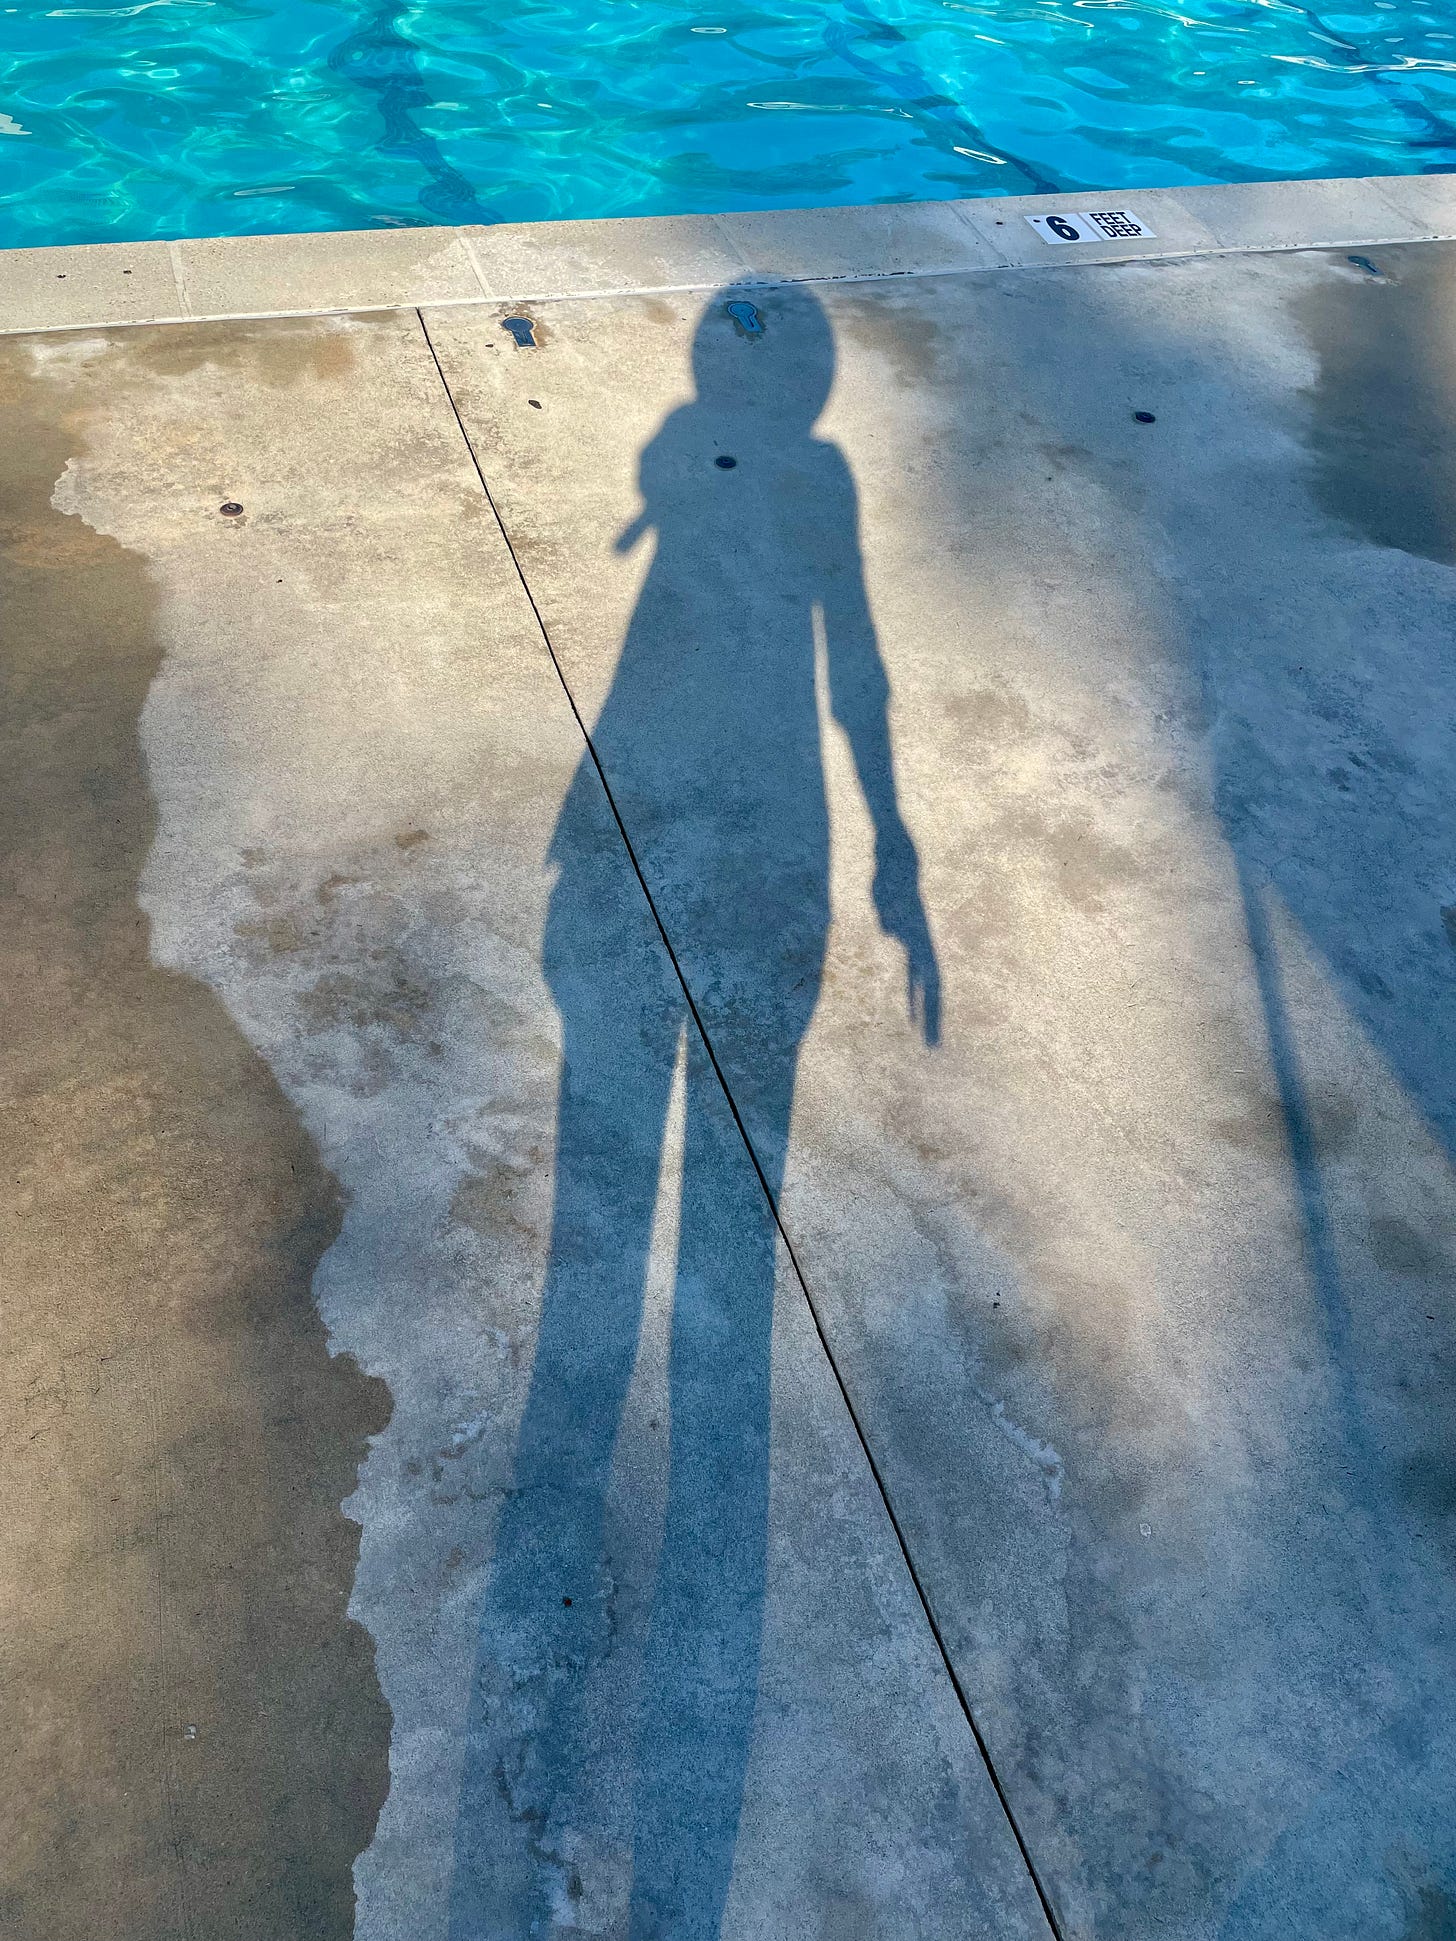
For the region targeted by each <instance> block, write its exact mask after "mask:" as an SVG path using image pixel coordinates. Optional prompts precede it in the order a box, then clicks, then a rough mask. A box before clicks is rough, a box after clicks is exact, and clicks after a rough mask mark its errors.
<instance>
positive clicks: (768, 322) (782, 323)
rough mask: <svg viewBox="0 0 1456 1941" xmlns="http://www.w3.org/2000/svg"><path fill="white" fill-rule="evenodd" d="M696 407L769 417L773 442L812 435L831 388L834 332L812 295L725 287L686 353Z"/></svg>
mask: <svg viewBox="0 0 1456 1941" xmlns="http://www.w3.org/2000/svg"><path fill="white" fill-rule="evenodd" d="M692 368H693V382H694V385H695V386H696V389H697V397H698V403H699V404H700V405H703V406H705V407H707V408H708V409H709V410H711V411H715V412H717V411H723V412H725V413H732V414H735V415H736V414H738V413H749V414H752V415H759V414H762V415H764V416H770V417H771V418H772V420H773V424H774V427H775V430H776V433H777V435H778V436H780V437H785V438H787V437H794V436H799V435H803V434H804V433H807V432H809V431H811V430H812V429H813V426H814V423H815V421H816V420H817V419H818V417H819V415H820V413H821V412H822V411H823V409H824V406H825V405H826V403H827V402H828V400H829V393H830V391H831V390H832V389H833V385H834V332H833V330H832V329H831V328H830V323H829V319H828V317H827V316H825V314H824V306H823V304H821V303H820V301H819V299H818V298H817V297H816V296H815V295H814V293H813V291H812V290H809V289H806V288H804V287H803V286H802V285H795V284H789V285H787V286H785V287H783V288H780V289H772V290H741V289H733V288H727V289H722V290H719V291H717V292H716V293H715V294H714V296H713V297H712V298H711V299H710V300H709V302H708V305H707V307H706V308H705V310H704V311H703V314H702V317H701V319H700V320H699V323H698V328H697V332H696V335H695V336H694V338H693V349H692Z"/></svg>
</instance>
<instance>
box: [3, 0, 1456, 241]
mask: <svg viewBox="0 0 1456 1941" xmlns="http://www.w3.org/2000/svg"><path fill="white" fill-rule="evenodd" d="M3 20H4V31H3V35H0V245H6V244H21V243H37V242H52V241H76V242H81V241H91V240H106V239H114V240H121V239H128V240H129V239H141V238H145V237H154V236H158V237H160V236H184V235H220V234H238V233H254V232H259V231H268V230H284V229H332V228H344V227H347V228H365V227H371V226H376V225H391V226H393V225H399V224H420V223H430V222H485V221H493V220H499V219H509V220H524V219H531V218H541V217H552V216H596V215H625V214H656V213H665V212H673V211H683V212H686V211H707V210H715V209H726V208H773V207H782V206H785V205H793V204H796V203H804V202H823V203H834V202H875V201H894V200H902V199H906V198H914V197H927V196H969V195H989V194H1004V193H1007V192H1008V191H1020V190H1026V189H1038V190H1043V191H1046V190H1053V189H1066V190H1069V191H1075V190H1079V189H1084V188H1092V187H1097V188H1126V189H1134V188H1137V187H1139V186H1144V185H1149V184H1168V185H1176V184H1177V183H1180V182H1203V181H1240V180H1255V179H1260V178H1265V179H1267V178H1277V177H1284V176H1294V177H1298V176H1318V175H1369V174H1380V173H1391V172H1398V173H1405V172H1412V171H1431V170H1441V169H1447V170H1449V169H1456V40H1453V37H1452V32H1451V29H1452V18H1451V11H1450V5H1449V0H1440V3H1439V5H1437V4H1430V3H1429V0H1424V3H1423V0H1397V4H1395V5H1393V6H1392V5H1391V4H1390V0H1340V4H1339V5H1338V8H1337V9H1335V10H1334V11H1332V12H1330V13H1328V14H1322V13H1320V12H1316V11H1314V10H1311V9H1309V8H1306V7H1301V6H1299V5H1297V4H1293V3H1292V0H1182V4H1179V5H1176V6H1175V5H1159V4H1158V3H1157V0H780V3H779V4H774V5H772V6H768V5H758V4H752V3H751V0H750V3H749V4H724V3H723V0H612V5H610V6H604V5H602V4H600V0H598V4H596V5H594V6H591V7H587V6H584V5H582V4H581V0H516V3H514V4H512V5H510V6H507V5H505V4H503V0H385V3H384V4H382V5H381V4H379V3H378V0H374V4H368V0H365V4H355V5H352V6H351V5H348V4H344V3H343V0H128V3H127V4H125V5H121V6H117V5H114V4H109V5H96V6H85V5H67V6H64V7H54V6H40V5H36V4H27V5H21V6H18V7H15V8H10V9H6V10H5V12H4V14H3Z"/></svg>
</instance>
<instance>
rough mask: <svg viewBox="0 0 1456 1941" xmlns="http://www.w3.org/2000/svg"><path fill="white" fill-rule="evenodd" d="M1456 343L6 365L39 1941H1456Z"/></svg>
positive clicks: (1340, 340) (22, 1845) (1110, 336)
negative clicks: (1455, 661) (228, 509)
mask: <svg viewBox="0 0 1456 1941" xmlns="http://www.w3.org/2000/svg"><path fill="white" fill-rule="evenodd" d="M790 241H792V238H790ZM786 246H787V245H786ZM1453 298H1456V249H1453V248H1452V247H1451V246H1449V245H1445V244H1440V243H1429V244H1415V245H1405V246H1399V247H1395V246H1392V247H1385V246H1380V247H1372V248H1371V249H1370V250H1368V251H1366V250H1360V251H1345V250H1340V251H1333V252H1329V253H1325V254H1318V253H1305V254H1291V255H1280V256H1244V257H1238V256H1223V257H1204V258H1201V259H1189V260H1183V261H1162V262H1148V263H1126V264H1119V265H1103V266H1098V267H1080V268H1076V269H1075V270H1074V271H1073V272H1072V273H1071V274H1067V273H1064V272H1063V271H1061V270H1056V271H1036V270H1028V269H1009V270H1005V271H997V270H988V271H987V272H986V273H984V274H978V275H976V276H967V275H964V274H961V275H948V276H942V277H936V276H929V275H906V276H902V277H897V278H895V279H894V280H886V281H884V282H880V283H876V284H856V285H821V286H817V287H815V286H807V285H801V286H798V287H795V288H782V289H765V288H753V289H749V290H739V291H736V292H735V291H734V290H733V289H732V288H724V289H723V290H721V291H718V292H717V293H705V292H698V293H696V294H692V293H677V294H663V293H658V294H654V295H635V296H634V295H625V296H622V295H615V296H614V295H603V296H600V297H595V298H591V299H589V300H560V301H555V302H551V303H543V304H542V305H540V306H539V307H538V308H537V309H535V310H532V311H529V312H528V314H529V315H530V317H531V319H532V322H533V325H534V331H533V334H534V336H535V340H536V341H535V344H534V346H533V347H524V348H523V347H518V345H517V343H516V341H515V337H514V336H513V334H512V333H510V332H507V331H505V330H504V329H503V327H502V318H503V317H504V316H505V315H506V314H516V313H515V312H512V311H509V310H508V309H507V308H506V307H504V306H500V307H497V308H495V309H491V308H490V307H489V306H473V307H470V308H451V309H439V310H433V311H430V310H427V311H426V312H425V313H424V316H423V319H421V318H418V317H416V316H415V315H414V314H413V313H412V312H399V313H393V314H381V315H377V316H371V317H367V318H364V317H355V318H320V319H310V320H301V321H275V322H249V323H241V324H240V323H231V324H229V323H220V324H215V325H205V326H199V325H185V326H183V325H178V326H170V327H166V328H153V329H140V328H138V329H118V330H113V331H109V332H99V333H96V332H93V333H78V334H75V335H71V336H36V337H31V338H13V339H11V340H9V341H8V342H7V343H6V344H5V345H4V346H3V347H0V411H3V416H4V435H3V439H0V495H3V497H0V505H3V520H4V524H3V570H4V573H5V575H6V577H5V580H4V583H3V590H0V601H3V605H0V635H3V642H4V656H5V670H6V684H7V686H6V694H7V706H6V711H5V717H4V729H3V732H4V734H5V736H6V744H7V745H6V754H5V769H4V782H3V789H4V794H3V797H0V800H3V802H4V811H3V813H4V818H5V833H4V877H3V884H0V889H3V895H4V898H5V909H4V912H3V922H0V953H3V956H4V960H5V975H6V989H7V993H8V996H9V999H10V1003H9V1006H8V1014H9V1017H10V1019H11V1020H12V1028H11V1031H10V1032H9V1033H8V1034H7V1040H6V1046H5V1053H4V1056H5V1060H6V1063H5V1067H4V1071H5V1078H4V1093H5V1102H6V1111H5V1114H4V1117H3V1121H0V1144H3V1147H4V1157H5V1165H4V1168H3V1175H0V1176H3V1178H4V1181H5V1189H4V1190H5V1193H6V1195H7V1201H8V1203H7V1204H6V1206H5V1209H4V1217H5V1221H6V1240H5V1252H6V1262H7V1267H6V1285H5V1296H4V1298H5V1304H6V1320H7V1330H6V1334H7V1346H8V1348H9V1353H8V1355H7V1358H6V1361H5V1364H4V1370H5V1372H4V1393H5V1396H6V1418H5V1419H6V1431H5V1448H6V1453H7V1457H8V1458H9V1459H10V1462H11V1466H12V1481H11V1486H10V1490H9V1493H8V1494H9V1500H10V1503H11V1505H12V1511H13V1513H12V1516H11V1518H10V1521H9V1524H8V1527H7V1529H6V1533H5V1537H4V1550H3V1553H0V1585H3V1595H4V1598H5V1611H4V1616H3V1619H0V1638H3V1645H0V1651H3V1661H0V1672H3V1682H4V1688H5V1704H6V1708H7V1710H6V1715H5V1724H4V1740H3V1756H4V1763H5V1766H6V1770H7V1773H9V1774H12V1775H14V1777H15V1783H13V1784H12V1785H11V1786H10V1787H9V1788H7V1797H6V1819H7V1824H6V1826H5V1829H4V1834H3V1852H4V1855H5V1858H4V1861H3V1863H0V1865H3V1872H0V1927H3V1930H4V1932H5V1933H6V1934H7V1935H9V1934H11V1933H14V1934H15V1935H17V1936H18V1937H22V1941H40V1937H42V1936H44V1937H46V1941H70V1937H72V1936H75V1937H77V1941H79V1937H81V1936H87V1937H90V1936H93V1935H105V1936H107V1937H112V1936H114V1937H117V1941H121V1938H122V1937H125V1938H126V1941H133V1938H135V1941H152V1937H154V1936H161V1937H172V1936H177V1937H184V1936H185V1937H194V1938H195V1941H202V1938H203V1937H212V1936H218V1937H222V1936H238V1937H242V1936H247V1937H249V1941H254V1938H255V1937H269V1938H270V1941H271V1937H274V1936H278V1937H284V1936H288V1937H295V1936H297V1937H302V1936H305V1935H307V1936H309V1937H314V1936H340V1937H346V1936H349V1935H351V1934H358V1935H360V1936H368V1937H370V1941H397V1938H398V1941H403V1938H404V1937H409V1941H417V1938H418V1941H487V1938H488V1941H504V1938H505V1937H512V1941H513V1938H514V1937H516V1936H527V1935H533V1934H535V1935H548V1934H558V1935H565V1934H566V1933H569V1932H570V1933H576V1932H584V1933H589V1934H597V1935H603V1936H613V1937H620V1941H657V1938H658V1937H661V1941H668V1938H669V1937H671V1938H672V1941H678V1938H679V1937H681V1941H698V1937H705V1938H706V1937H719V1936H721V1937H724V1938H725V1941H726V1938H727V1937H732V1938H733V1941H749V1937H753V1938H754V1941H757V1938H758V1937H780V1936H781V1937H784V1938H785V1941H787V1938H788V1937H790V1936H793V1937H798V1936H801V1935H807V1936H815V1937H823V1941H859V1937H870V1936H874V1937H883V1938H884V1941H890V1937H895V1941H899V1937H903V1936H915V1937H917V1938H918V1937H934V1938H935V1941H940V1938H941V1937H944V1941H952V1938H953V1937H954V1938H955V1941H960V1938H961V1937H970V1936H976V1937H980V1936H1017V1937H1020V1936H1028V1937H1031V1936H1045V1935H1046V1934H1047V1933H1048V1931H1049V1929H1048V1921H1047V1917H1046V1916H1045V1914H1044V1913H1043V1910H1042V1904H1041V1901H1040V1899H1039V1897H1038V1886H1037V1883H1038V1882H1039V1884H1040V1887H1041V1890H1042V1891H1043V1892H1044V1893H1045V1895H1046V1898H1047V1900H1048V1902H1049V1903H1050V1907H1051V1910H1052V1920H1053V1922H1054V1923H1055V1927H1056V1928H1057V1929H1058V1930H1059V1931H1060V1933H1061V1935H1063V1936H1065V1937H1073V1936H1075V1937H1078V1941H1084V1938H1085V1941H1092V1938H1093V1937H1097V1941H1110V1938H1111V1937H1117V1938H1118V1941H1123V1938H1124V1937H1130V1938H1135V1941H1153V1937H1165V1936H1176V1937H1179V1938H1180V1941H1182V1938H1183V1937H1188V1941H1214V1937H1218V1938H1219V1941H1274V1937H1276V1936H1278V1937H1281V1941H1282V1938H1283V1937H1288V1936H1306V1935H1307V1936H1319V1937H1320V1941H1436V1937H1441V1936H1444V1935H1448V1934H1450V1933H1451V1932H1453V1931H1456V1832H1453V1824H1456V1823H1453V1819H1452V1815H1451V1813H1450V1804H1449V1803H1450V1800H1451V1797H1452V1795H1453V1780H1456V1770H1453V1768H1456V1753H1453V1735H1452V1728H1453V1724H1456V1718H1453V1713H1456V1700H1453V1698H1452V1696H1451V1694H1452V1691H1453V1690H1456V1680H1453V1673H1456V1662H1453V1659H1456V1652H1453V1638H1452V1620H1451V1616H1450V1609H1451V1572H1452V1562H1453V1558H1452V1543H1453V1535H1456V1465H1453V1460H1452V1454H1451V1451H1452V1433H1451V1415H1452V1399H1453V1398H1452V1355H1453V1301H1452V1292H1453V1284H1456V1193H1453V1179H1452V1161H1453V1142H1456V1107H1453V1104H1452V1098H1453V1090H1452V1080H1453V1076H1456V1053H1453V1050H1452V1046H1453V1044H1456V985H1453V973H1456V875H1453V860H1452V859H1453V854H1456V844H1453V836H1456V828H1453V820H1456V809H1453V802H1456V793H1453V784H1456V738H1453V729H1456V684H1453V681H1452V648H1451V641H1452V637H1453V634H1452V628H1453V621H1456V577H1453V566H1456V525H1453V517H1456V507H1453V490H1456V488H1453V486H1452V478H1451V465H1450V459H1449V450H1448V447H1449V445H1450V426H1451V422H1452V411H1453V395H1452V392H1453V385H1456V377H1453V372H1456V345H1453V343H1452V338H1451V325H1450V322H1449V319H1450V317H1451V316H1452V314H1456V311H1453ZM457 411H458V413H459V422H458V423H457V418H456V412H457ZM1138 412H1141V413H1143V414H1151V418H1150V421H1148V422H1140V421H1139V420H1138V419H1137V418H1136V417H1135V416H1134V414H1135V413H1138ZM462 426H463V432H464V434H468V438H469V446H467V443H466V438H465V436H464V435H462ZM727 461H731V463H730V462H727ZM477 465H478V467H479V474H477V470H476V466H477ZM482 479H483V481H484V486H485V487H486V488H488V494H489V496H488V497H487V492H486V491H485V490H483V489H482ZM225 502H226V503H234V502H235V503H237V504H239V505H241V507H242V512H241V513H240V514H238V515H237V516H235V517H234V516H229V515H224V514H222V513H221V512H220V510H219V508H220V506H221V505H222V504H223V503H225ZM497 514H498V515H499V520H500V523H499V524H497V517H496V515H497ZM518 569H519V570H518ZM523 582H524V584H523ZM538 616H539V623H540V625H538ZM541 625H544V629H545V635H546V636H547V639H549V651H548V645H547V640H546V639H543V636H542V632H541V630H540V626H541ZM553 657H554V659H553ZM558 669H559V678H558ZM563 683H564V685H563ZM568 693H569V699H568ZM583 723H584V724H585V725H586V727H587V728H588V729H589V730H590V732H591V736H592V749H591V751H588V750H587V749H586V747H585V744H584V741H583V735H582V724H583ZM598 763H599V764H600V772H599V770H598V766H597V764H598ZM603 782H605V787H604V786H603ZM608 791H610V798H609V795H608ZM619 819H620V820H619ZM629 844H630V848H629ZM639 871H640V880H639V874H638V872H639ZM649 899H650V900H649ZM659 924H660V926H661V928H660V929H659V927H658V926H659ZM699 1020H701V1023H702V1026H703V1027H704V1028H705V1030H706V1040H705V1039H704V1038H703V1037H702V1036H700V1035H699V1030H698V1021H699ZM770 1199H772V1201H773V1202H774V1203H776V1205H777V1208H778V1213H779V1216H780V1219H781V1222H782V1232H780V1230H779V1227H778V1225H777V1224H776V1222H775V1219H774V1215H773V1210H772V1207H771V1204H770ZM791 1249H792V1252H791V1251H790V1250H791ZM806 1290H807V1298H806ZM810 1301H812V1310H811V1307H810V1305H809V1303H810ZM841 1382H842V1385H843V1387H842V1392H841V1387H840V1383H841ZM892 1519H893V1520H892ZM897 1530H898V1535H897ZM900 1538H903V1543H904V1551H903V1552H902V1549H901V1544H900ZM907 1554H908V1563H907ZM922 1595H923V1600H924V1601H923V1602H922ZM942 1647H943V1650H944V1655H942ZM947 1659H948V1660H949V1666H950V1669H948V1668H947V1662H946V1661H947ZM952 1670H953V1673H954V1679H955V1681H958V1683H957V1682H953V1679H952ZM962 1699H964V1700H965V1701H966V1702H967V1703H968V1705H969V1710H970V1713H971V1714H972V1715H973V1717H974V1720H975V1725H976V1728H977V1729H978V1731H979V1735H980V1743H978V1739H977V1736H976V1733H975V1732H973V1730H972V1726H971V1724H970V1722H969V1720H968V1718H967V1716H966V1711H965V1709H964V1708H963V1705H962V1702H961V1701H962ZM983 1750H984V1753H985V1755H986V1758H988V1759H989V1765H990V1768H991V1769H992V1771H993V1772H994V1775H995V1782H996V1784H998V1785H999V1788H1000V1789H1001V1794H1003V1795H1004V1805H1003V1803H1002V1799H1001V1797H999V1796H998V1792H997V1790H996V1785H993V1780H992V1777H991V1776H990V1773H989V1772H988V1770H987V1765H986V1762H985V1759H983ZM1013 1822H1014V1827H1013ZM1018 1831H1019V1834H1020V1837H1021V1840H1022V1841H1023V1842H1024V1847H1025V1852H1023V1850H1022V1848H1021V1847H1020V1846H1019V1845H1018V1840H1017V1833H1018ZM1033 1869H1034V1871H1035V1875H1036V1880H1035V1881H1034V1880H1033V1877H1032V1870H1033Z"/></svg>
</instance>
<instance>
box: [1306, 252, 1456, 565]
mask: <svg viewBox="0 0 1456 1941" xmlns="http://www.w3.org/2000/svg"><path fill="white" fill-rule="evenodd" d="M1326 260H1327V261H1328V262H1329V264H1330V265H1331V267H1332V269H1333V270H1334V271H1335V272H1336V274H1332V275H1329V276H1326V277H1323V278H1321V279H1320V280H1319V281H1317V282H1315V283H1314V284H1312V286H1311V288H1310V290H1309V292H1308V294H1307V295H1306V297H1305V298H1304V300H1303V302H1302V304H1301V305H1300V320H1301V322H1302V324H1303V327H1304V329H1305V331H1306V332H1307V333H1308V337H1309V342H1310V345H1311V347H1312V348H1313V350H1314V351H1315V354H1316V355H1317V356H1318V358H1319V374H1318V376H1317V378H1316V380H1315V382H1314V384H1313V385H1312V386H1311V387H1310V390H1309V402H1310V408H1311V415H1310V419H1309V423H1308V427H1307V430H1306V433H1305V436H1306V440H1307V443H1308V446H1309V449H1310V453H1311V457H1312V458H1313V461H1314V482H1315V490H1316V492H1317V494H1318V496H1319V499H1320V502H1321V504H1322V505H1323V506H1324V507H1325V508H1326V509H1327V510H1328V511H1329V512H1330V514H1331V515H1332V516H1333V517H1334V518H1336V519H1338V520H1340V521H1341V523H1342V524H1344V525H1346V526H1348V527H1349V528H1350V529H1351V530H1352V531H1354V532H1357V533H1359V534H1360V535H1361V536H1362V537H1364V538H1365V539H1367V540H1369V542H1370V543H1371V544H1372V545H1375V546H1393V547H1398V548H1399V549H1400V550H1401V551H1402V552H1408V553H1417V554H1420V555H1421V556H1423V557H1424V558H1426V559H1435V560H1441V561H1443V562H1444V563H1445V564H1447V565H1450V564H1451V563H1453V562H1456V260H1453V258H1452V255H1451V253H1450V252H1449V251H1447V250H1440V249H1425V248H1422V247H1421V246H1420V245H1419V244H1406V245H1404V246H1396V245H1392V246H1390V247H1389V248H1384V249H1377V250H1372V251H1371V252H1369V253H1368V254H1353V255H1352V254H1345V255H1335V254H1332V255H1330V256H1329V257H1328V258H1327V259H1326Z"/></svg>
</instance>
